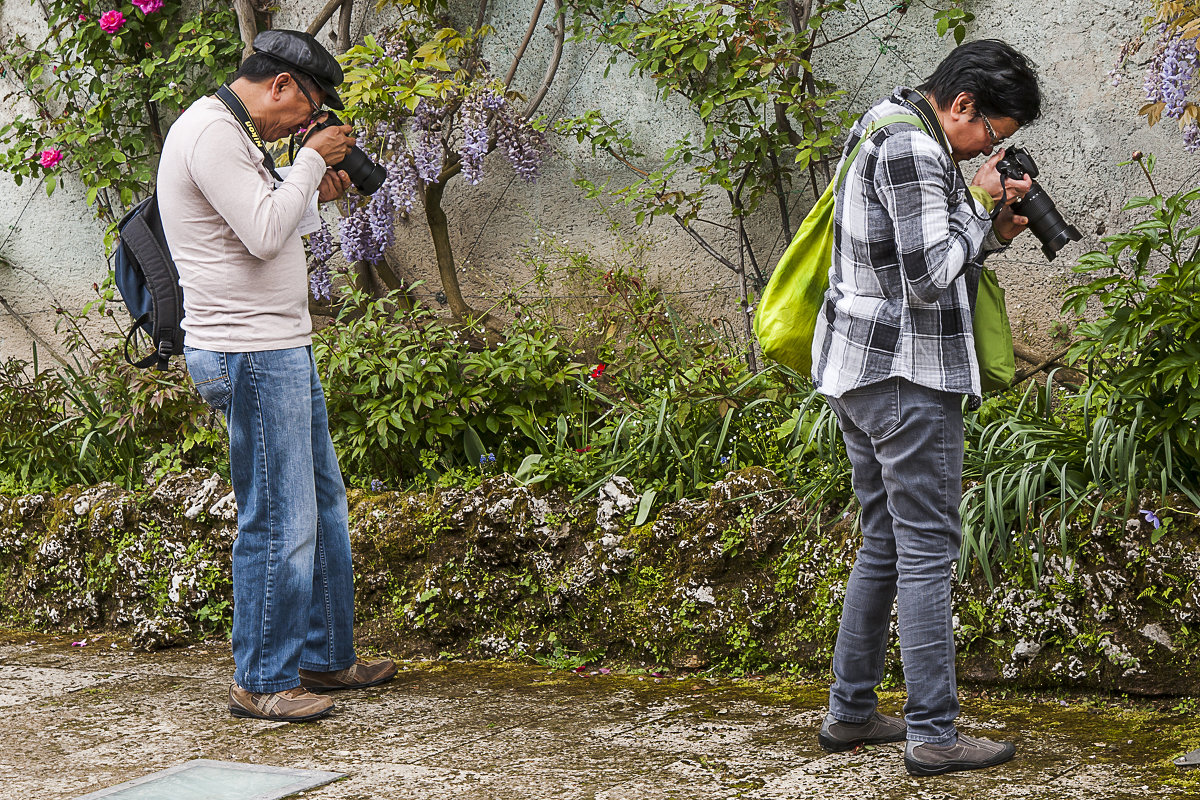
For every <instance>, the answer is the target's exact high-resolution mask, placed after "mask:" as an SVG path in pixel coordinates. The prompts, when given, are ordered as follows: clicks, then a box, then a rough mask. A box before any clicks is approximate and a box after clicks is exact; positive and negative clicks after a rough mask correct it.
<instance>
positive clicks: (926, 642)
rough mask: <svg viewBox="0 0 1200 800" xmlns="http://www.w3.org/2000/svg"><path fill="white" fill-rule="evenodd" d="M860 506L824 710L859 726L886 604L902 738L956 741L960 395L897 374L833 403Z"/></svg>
mask: <svg viewBox="0 0 1200 800" xmlns="http://www.w3.org/2000/svg"><path fill="white" fill-rule="evenodd" d="M829 405H830V406H832V408H833V410H834V411H835V412H836V413H837V416H838V422H839V424H840V427H841V430H842V437H843V438H844V439H845V442H846V451H847V453H848V455H849V457H850V463H851V465H852V466H853V470H854V493H855V495H857V497H858V501H859V505H860V506H861V507H862V518H861V519H862V534H863V543H862V547H861V548H860V549H859V551H858V558H857V559H856V560H855V562H854V568H853V569H852V570H851V572H850V581H849V583H848V584H847V586H846V599H845V602H844V603H843V605H842V620H841V626H840V628H839V630H838V638H837V644H836V646H835V647H834V653H833V676H834V683H833V687H832V688H831V689H830V692H829V711H830V713H831V714H832V715H833V716H834V717H835V718H837V719H839V720H841V721H843V722H865V721H866V720H867V719H869V718H870V717H871V714H872V713H874V711H875V705H876V700H877V698H876V695H875V687H876V686H878V685H879V682H880V680H881V679H882V678H883V661H884V653H885V652H886V650H887V643H888V628H889V623H890V621H891V611H892V602H893V600H894V601H895V602H896V616H897V623H898V627H899V632H900V656H901V659H902V661H903V665H904V681H905V683H906V684H907V688H908V702H907V703H906V704H905V706H904V716H905V721H906V723H907V724H908V738H909V739H910V740H913V741H917V742H933V743H938V744H946V743H953V742H954V741H956V740H957V736H958V734H957V731H956V730H955V727H954V720H955V718H956V717H958V684H957V681H956V679H955V674H954V631H953V623H952V621H951V620H952V614H951V604H950V579H951V574H952V571H953V568H954V563H955V561H956V560H957V559H958V552H959V545H960V544H961V541H962V523H961V520H960V518H959V512H958V506H959V501H960V500H961V499H962V463H963V417H962V396H961V395H958V394H951V393H947V392H939V391H936V390H934V389H928V388H926V387H923V386H917V385H916V384H913V383H910V382H908V381H906V380H903V379H900V378H892V379H890V380H886V381H883V382H881V383H876V384H872V385H870V386H864V387H862V388H859V389H855V390H852V391H849V392H846V393H845V394H844V395H842V397H840V398H829Z"/></svg>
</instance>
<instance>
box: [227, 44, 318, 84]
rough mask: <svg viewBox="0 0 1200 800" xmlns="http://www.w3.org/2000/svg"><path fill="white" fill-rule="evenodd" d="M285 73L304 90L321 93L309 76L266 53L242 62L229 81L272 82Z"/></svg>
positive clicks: (257, 54)
mask: <svg viewBox="0 0 1200 800" xmlns="http://www.w3.org/2000/svg"><path fill="white" fill-rule="evenodd" d="M285 72H286V73H287V74H288V75H291V76H292V77H293V78H295V79H296V80H298V81H300V82H301V83H302V84H304V88H305V89H308V90H309V91H310V92H319V91H321V87H320V86H318V85H317V82H316V81H315V80H313V79H312V77H311V76H310V75H308V74H307V73H305V72H302V71H301V70H298V69H296V68H295V67H293V66H291V65H290V64H287V63H284V62H283V61H280V60H279V59H278V58H275V56H272V55H268V54H266V53H254V54H253V55H251V56H250V57H249V58H247V59H246V60H245V61H243V62H242V65H241V66H240V67H238V70H237V72H235V73H233V77H232V78H230V81H235V80H237V79H238V78H245V79H246V80H248V81H250V82H251V83H262V82H263V81H273V80H275V77H276V76H277V75H282V74H284V73H285Z"/></svg>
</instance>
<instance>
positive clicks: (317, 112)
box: [288, 72, 991, 130]
mask: <svg viewBox="0 0 1200 800" xmlns="http://www.w3.org/2000/svg"><path fill="white" fill-rule="evenodd" d="M288 76H289V77H291V79H292V82H293V83H295V84H296V88H297V89H299V90H300V93H301V94H303V95H304V99H305V100H307V101H308V104H309V105H310V106H312V113H311V114H309V115H308V121H309V122H310V123H311V122H316V121H317V117H319V116H321V114H322V113H324V112H323V111H321V104H320V103H318V102H317V101H316V100H313V98H312V95H311V94H309V93H308V89H305V88H304V84H303V83H301V82H300V80H299V79H298V78H297V77H296V76H295V75H292V73H290V72H289V73H288ZM988 130H991V128H989V129H988Z"/></svg>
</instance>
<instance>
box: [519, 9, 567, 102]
mask: <svg viewBox="0 0 1200 800" xmlns="http://www.w3.org/2000/svg"><path fill="white" fill-rule="evenodd" d="M566 39H567V18H566V16H565V15H564V13H563V4H562V0H554V55H553V56H552V57H551V58H550V63H549V64H548V65H546V76H545V77H544V78H542V86H541V88H540V89H538V93H537V94H536V95H535V96H534V98H533V99H532V100H530V101H529V107H528V108H526V109H525V119H530V118H532V117H533V114H534V112H535V111H537V109H538V106H540V105H541V104H542V100H544V99H545V98H546V93H547V92H549V91H550V84H552V83H554V76H555V75H556V74H557V73H558V65H559V62H560V61H562V54H563V44H564V43H565V42H566Z"/></svg>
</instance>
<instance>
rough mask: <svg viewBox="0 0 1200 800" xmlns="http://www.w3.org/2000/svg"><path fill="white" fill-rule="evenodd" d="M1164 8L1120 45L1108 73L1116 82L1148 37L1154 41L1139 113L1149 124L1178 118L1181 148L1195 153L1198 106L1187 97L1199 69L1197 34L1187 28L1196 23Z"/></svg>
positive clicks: (1199, 144) (1199, 141) (1199, 136)
mask: <svg viewBox="0 0 1200 800" xmlns="http://www.w3.org/2000/svg"><path fill="white" fill-rule="evenodd" d="M1159 5H1160V6H1161V4H1159ZM1164 11H1165V9H1163V8H1161V7H1160V13H1159V16H1158V18H1157V21H1154V20H1151V22H1152V23H1153V24H1150V25H1149V26H1148V27H1147V29H1146V31H1145V32H1144V33H1143V34H1142V35H1141V36H1139V37H1137V38H1135V39H1133V40H1131V41H1129V42H1127V43H1126V44H1125V46H1123V47H1122V48H1121V52H1120V54H1119V55H1118V57H1117V63H1116V66H1114V67H1113V69H1112V71H1111V72H1110V73H1109V76H1110V77H1111V78H1112V84H1113V85H1114V86H1116V85H1118V84H1119V83H1120V80H1121V68H1122V67H1123V66H1124V65H1125V63H1126V62H1127V61H1128V60H1129V58H1130V57H1131V56H1132V55H1133V54H1134V53H1135V52H1137V51H1138V50H1139V49H1140V48H1141V47H1142V45H1143V43H1144V41H1145V39H1146V38H1147V37H1149V39H1150V41H1152V42H1153V43H1154V44H1153V50H1152V52H1151V54H1150V60H1149V63H1148V66H1147V68H1146V74H1145V77H1144V78H1143V81H1142V89H1143V91H1144V92H1145V97H1146V104H1145V105H1144V106H1143V107H1142V109H1141V113H1142V114H1144V115H1146V117H1147V119H1148V120H1149V121H1150V124H1151V125H1154V124H1155V123H1157V122H1158V121H1159V119H1161V118H1164V117H1165V118H1167V119H1173V120H1177V121H1178V122H1179V125H1180V128H1181V129H1182V138H1183V146H1184V149H1185V150H1186V151H1187V152H1189V153H1195V152H1198V151H1200V107H1197V105H1196V104H1194V103H1193V102H1192V101H1191V100H1189V99H1188V98H1189V95H1190V94H1191V92H1192V90H1193V89H1194V88H1195V86H1196V73H1197V69H1198V68H1200V49H1198V46H1197V38H1196V33H1195V31H1194V30H1190V29H1189V28H1191V27H1194V26H1195V20H1193V19H1189V18H1184V17H1180V16H1164Z"/></svg>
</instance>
